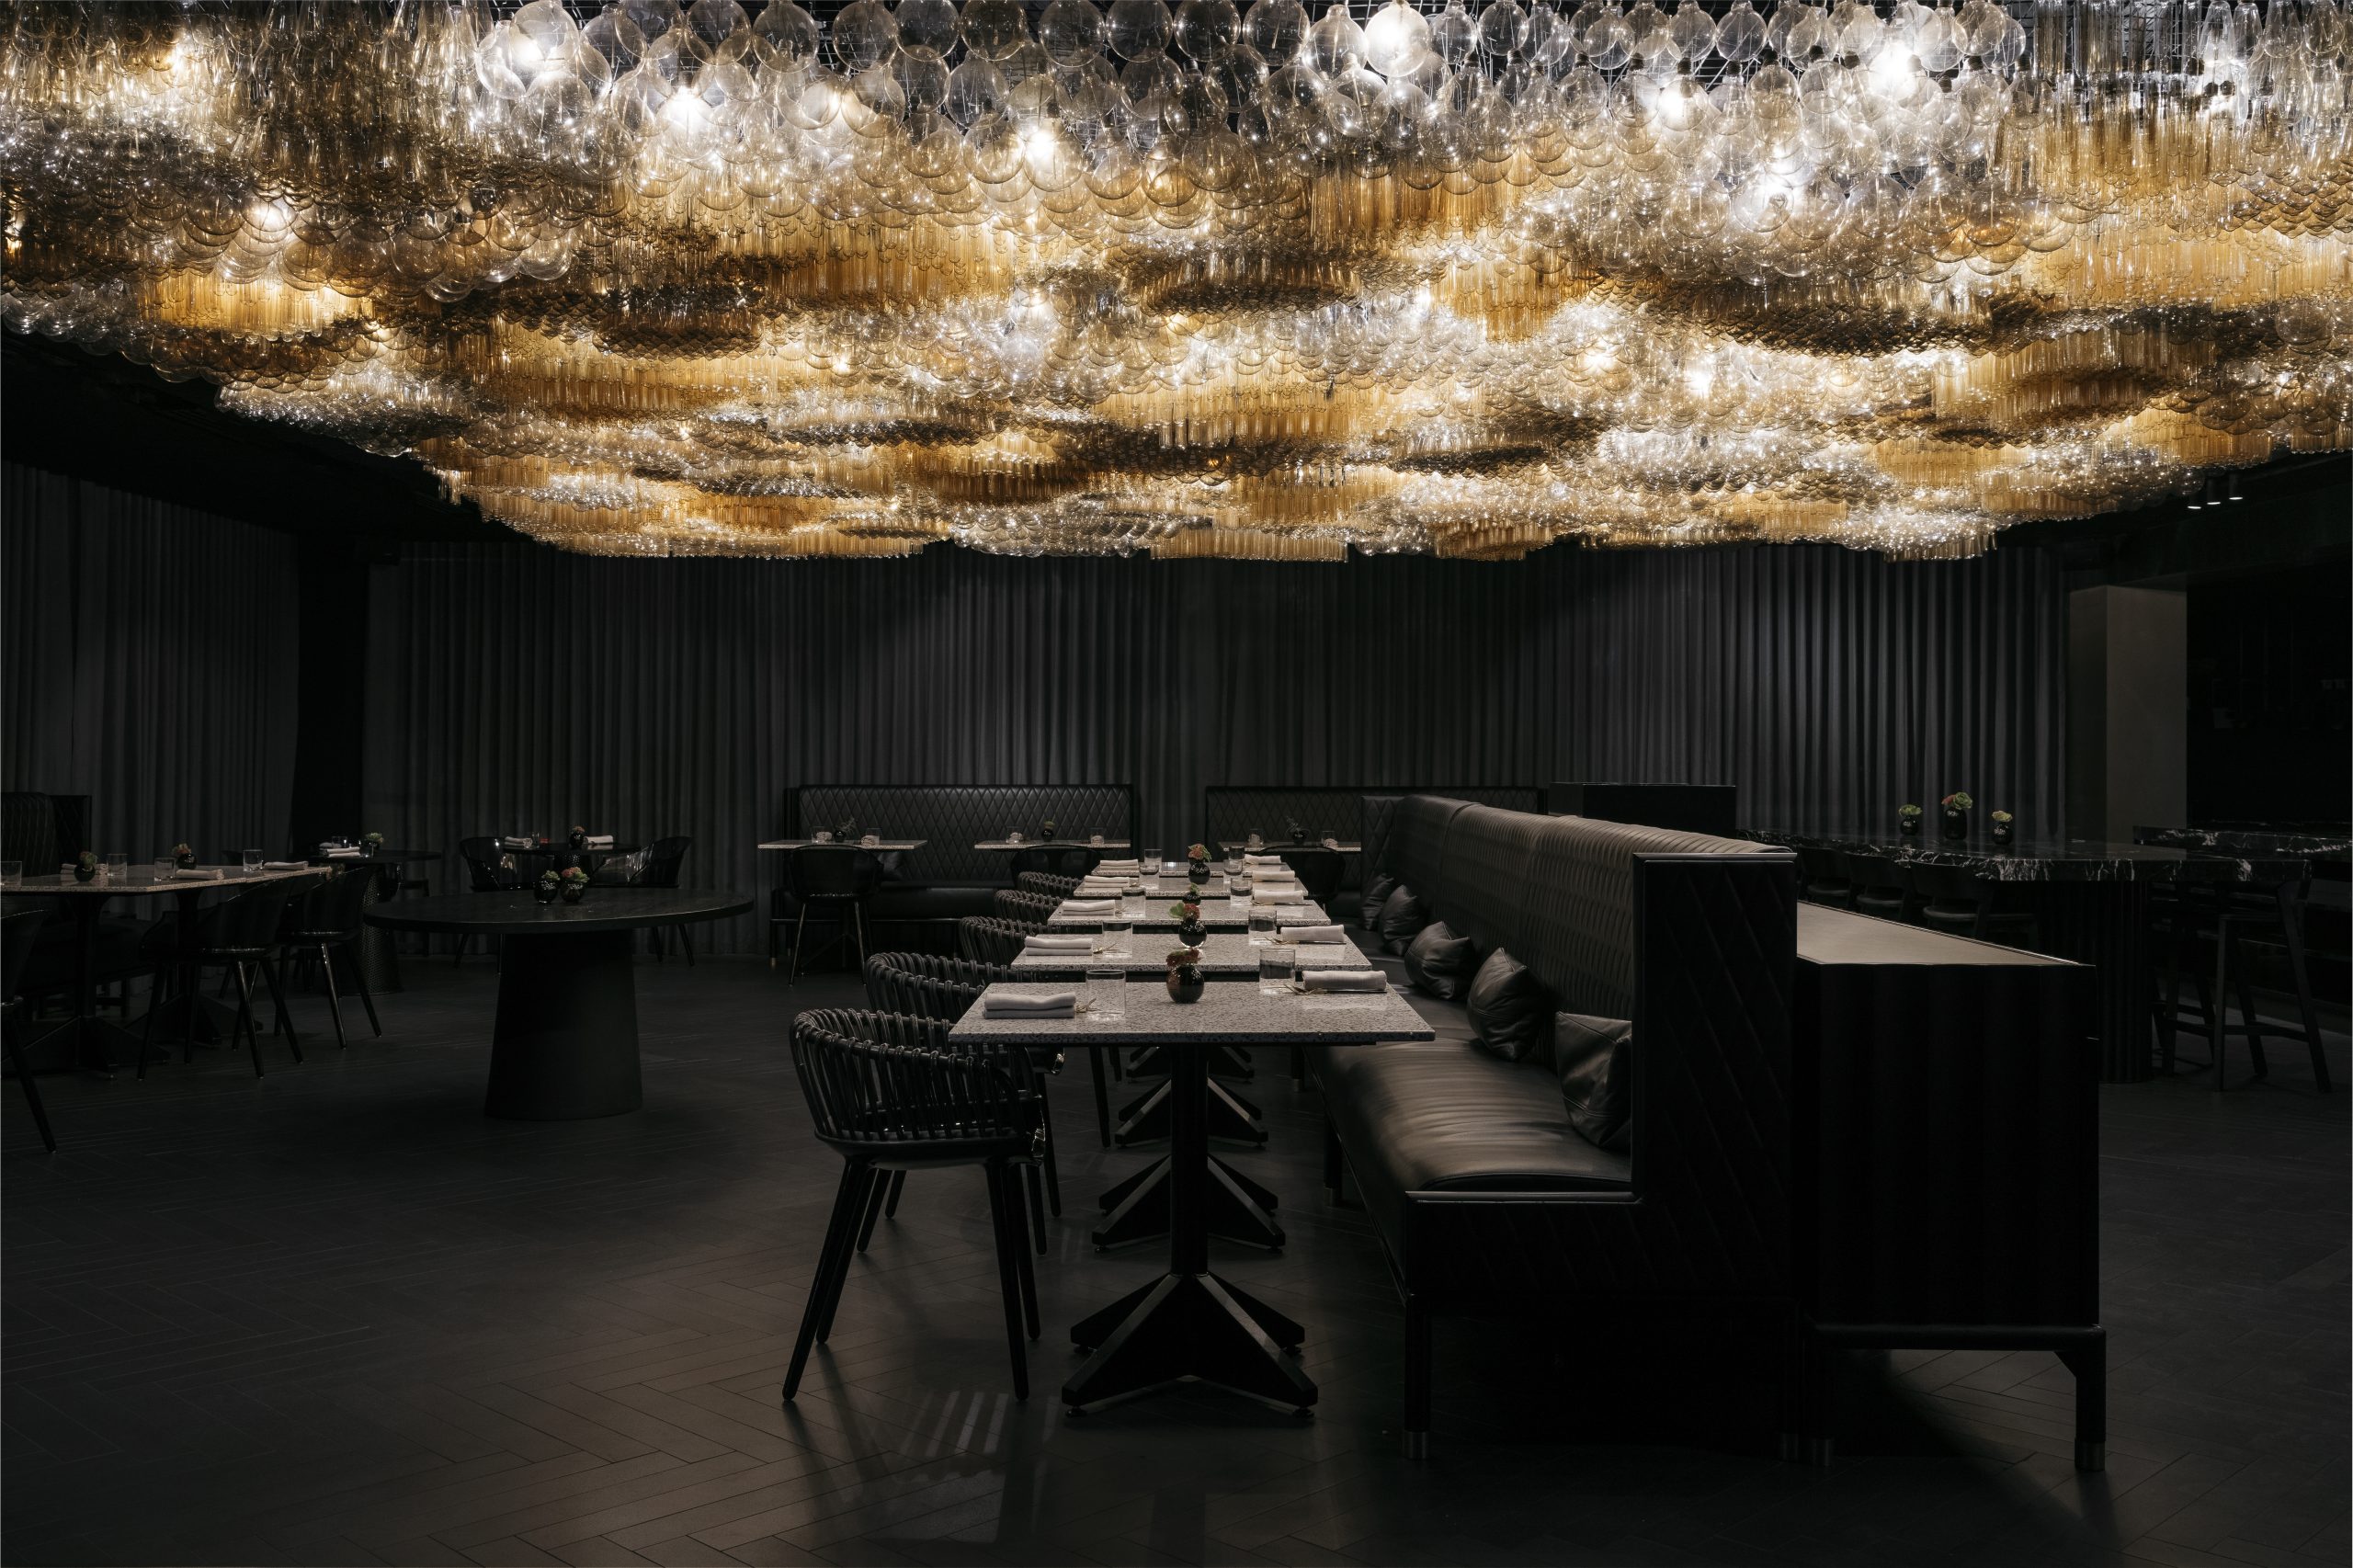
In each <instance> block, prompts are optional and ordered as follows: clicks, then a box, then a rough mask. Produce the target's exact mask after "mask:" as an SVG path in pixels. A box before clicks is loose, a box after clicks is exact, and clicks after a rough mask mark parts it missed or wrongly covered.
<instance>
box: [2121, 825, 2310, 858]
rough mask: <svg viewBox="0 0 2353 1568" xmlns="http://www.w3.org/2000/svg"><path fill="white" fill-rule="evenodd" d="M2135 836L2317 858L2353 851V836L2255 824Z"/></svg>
mask: <svg viewBox="0 0 2353 1568" xmlns="http://www.w3.org/2000/svg"><path fill="white" fill-rule="evenodd" d="M2133 836H2134V837H2136V838H2143V839H2144V842H2146V843H2149V844H2155V845H2162V846H2165V847H2166V848H2169V849H2196V850H2200V851H2202V852H2206V853H2219V854H2223V855H2258V856H2270V855H2309V856H2311V857H2312V858H2313V859H2315V860H2342V859H2344V858H2347V856H2348V855H2353V838H2347V837H2346V836H2345V835H2342V834H2330V833H2274V832H2272V831H2270V830H2268V829H2267V828H2254V827H2164V828H2158V829H2155V830H2154V831H2153V832H2148V833H2146V834H2145V837H2144V835H2143V830H2141V829H2138V828H2136V829H2134V830H2133Z"/></svg>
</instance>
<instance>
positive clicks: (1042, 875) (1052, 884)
mask: <svg viewBox="0 0 2353 1568" xmlns="http://www.w3.org/2000/svg"><path fill="white" fill-rule="evenodd" d="M1013 884H1014V886H1015V887H1017V888H1018V889H1019V890H1020V891H1021V892H1034V893H1043V894H1045V895H1046V896H1047V897H1049V898H1058V899H1060V898H1068V897H1069V896H1070V895H1071V894H1073V893H1074V892H1077V891H1078V879H1077V878H1076V877H1057V876H1055V875H1053V874H1052V873H1051V872H1048V871H1023V872H1020V873H1019V874H1018V875H1017V876H1016V877H1015V878H1014V879H1013Z"/></svg>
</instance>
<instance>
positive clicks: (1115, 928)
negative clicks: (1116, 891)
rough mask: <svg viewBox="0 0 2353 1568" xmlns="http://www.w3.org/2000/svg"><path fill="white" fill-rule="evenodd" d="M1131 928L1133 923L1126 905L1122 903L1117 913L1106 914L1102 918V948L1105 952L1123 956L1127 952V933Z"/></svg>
mask: <svg viewBox="0 0 2353 1568" xmlns="http://www.w3.org/2000/svg"><path fill="white" fill-rule="evenodd" d="M1133 928H1134V926H1133V923H1132V922H1131V920H1130V919H1129V917H1128V913H1127V905H1126V903H1121V904H1120V913H1119V914H1117V915H1106V916H1104V918H1103V950H1104V951H1105V952H1106V953H1118V954H1120V956H1122V957H1125V956H1126V954H1127V952H1128V933H1129V932H1130V931H1131V930H1132V929H1133Z"/></svg>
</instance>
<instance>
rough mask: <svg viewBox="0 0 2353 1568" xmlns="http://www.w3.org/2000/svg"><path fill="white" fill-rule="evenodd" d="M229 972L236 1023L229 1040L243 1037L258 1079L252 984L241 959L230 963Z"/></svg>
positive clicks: (260, 1072) (256, 1035)
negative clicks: (232, 978)
mask: <svg viewBox="0 0 2353 1568" xmlns="http://www.w3.org/2000/svg"><path fill="white" fill-rule="evenodd" d="M229 970H230V972H231V973H232V974H233V975H234V976H235V977H236V982H237V1023H236V1027H235V1028H233V1029H232V1030H230V1035H229V1038H230V1039H231V1040H234V1039H235V1038H236V1037H237V1036H238V1035H244V1037H245V1049H246V1050H247V1051H250V1052H252V1054H253V1059H254V1076H255V1077H256V1078H258V1077H260V1076H261V1075H262V1070H261V1037H260V1036H259V1035H258V1034H256V1033H255V1032H254V988H253V984H252V983H251V982H249V981H248V980H246V978H245V965H244V960H242V959H240V960H237V961H235V962H233V963H232V964H231V965H230V966H229Z"/></svg>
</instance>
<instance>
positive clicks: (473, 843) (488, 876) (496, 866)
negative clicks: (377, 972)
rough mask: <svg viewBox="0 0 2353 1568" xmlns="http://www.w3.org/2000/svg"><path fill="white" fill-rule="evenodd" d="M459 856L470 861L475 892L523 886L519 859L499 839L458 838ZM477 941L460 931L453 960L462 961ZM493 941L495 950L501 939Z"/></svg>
mask: <svg viewBox="0 0 2353 1568" xmlns="http://www.w3.org/2000/svg"><path fill="white" fill-rule="evenodd" d="M458 858H460V859H461V860H463V861H464V862H465V863H466V886H467V888H468V889H469V890H470V891H472V892H514V891H515V890H516V889H517V888H520V887H521V886H522V885H523V873H522V872H521V871H519V870H517V869H516V867H515V858H514V857H513V856H512V855H510V854H508V853H507V852H506V850H504V849H501V848H500V847H499V846H498V840H497V839H495V838H488V837H483V838H461V839H460V840H458ZM427 939H428V940H429V939H430V938H427ZM473 940H474V939H473V936H472V933H470V932H465V931H460V932H459V933H458V939H457V942H456V943H455V945H454V946H453V947H452V948H451V949H450V950H449V961H450V962H451V963H458V962H460V961H462V960H464V958H465V956H466V949H468V948H470V947H472V945H473ZM490 941H491V949H492V951H494V952H495V951H496V950H497V945H498V938H497V937H492V938H491V939H490Z"/></svg>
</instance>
